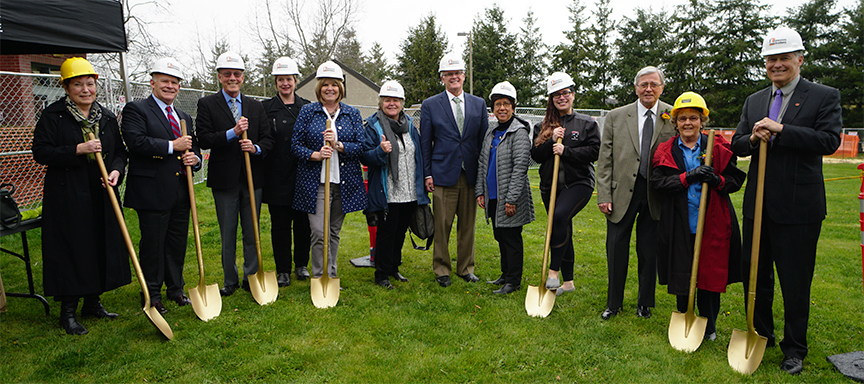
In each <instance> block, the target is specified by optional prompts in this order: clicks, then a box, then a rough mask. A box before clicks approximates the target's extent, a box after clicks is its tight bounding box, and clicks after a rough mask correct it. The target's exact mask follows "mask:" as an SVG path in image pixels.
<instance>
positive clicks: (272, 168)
mask: <svg viewBox="0 0 864 384" xmlns="http://www.w3.org/2000/svg"><path fill="white" fill-rule="evenodd" d="M270 74H271V75H272V76H273V83H274V84H275V85H276V93H277V94H276V96H273V98H271V99H268V100H265V101H264V102H263V104H264V110H265V111H267V117H268V120H269V122H270V123H271V127H272V128H273V139H274V140H273V151H272V152H270V153H269V154H268V155H267V157H266V158H265V159H264V166H265V167H266V168H265V172H264V175H265V177H266V184H265V185H264V188H263V191H262V196H263V200H264V203H267V208H268V209H269V210H270V223H271V226H270V239H271V241H272V243H273V259H274V261H276V281H277V283H278V284H279V286H280V287H285V286H288V285H290V284H291V255H292V253H291V242H292V241H291V240H292V236H291V234H292V232H293V234H294V236H293V240H294V241H293V242H294V253H293V255H294V267H295V268H294V274H295V276H296V277H297V279H298V280H306V279H308V278H309V270H308V269H307V265H309V250H310V247H311V243H310V241H311V240H310V237H309V236H310V235H311V233H312V232H311V229H310V228H309V216H308V214H307V213H306V212H302V211H298V210H296V209H294V208H291V203H292V202H293V201H294V185H295V184H296V179H297V158H296V157H294V155H292V154H291V144H292V141H291V136H292V135H293V134H294V122H295V121H296V120H297V116H299V115H300V108H302V107H303V106H304V105H306V104H309V100H306V99H304V98H302V97H300V96H298V95H297V93H296V92H295V90H296V89H295V87H296V85H297V80H298V78H297V77H298V76H300V70H299V69H298V68H297V63H296V62H295V61H294V60H293V59H291V58H290V57H280V58H279V59H277V60H276V61H275V62H274V63H273V71H272V72H271V73H270Z"/></svg>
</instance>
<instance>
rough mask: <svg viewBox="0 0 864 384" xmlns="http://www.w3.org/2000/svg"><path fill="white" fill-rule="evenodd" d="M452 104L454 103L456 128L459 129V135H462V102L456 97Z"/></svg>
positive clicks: (463, 118) (463, 116)
mask: <svg viewBox="0 0 864 384" xmlns="http://www.w3.org/2000/svg"><path fill="white" fill-rule="evenodd" d="M453 102H454V103H456V127H457V128H459V134H460V135H461V134H462V127H463V126H464V125H465V115H464V114H463V113H462V105H461V103H462V100H460V99H459V98H458V97H454V98H453Z"/></svg>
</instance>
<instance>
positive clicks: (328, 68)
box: [321, 67, 336, 72]
mask: <svg viewBox="0 0 864 384" xmlns="http://www.w3.org/2000/svg"><path fill="white" fill-rule="evenodd" d="M321 72H336V68H333V67H324V69H322V70H321Z"/></svg>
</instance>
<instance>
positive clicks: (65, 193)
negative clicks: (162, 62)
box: [32, 57, 131, 335]
mask: <svg viewBox="0 0 864 384" xmlns="http://www.w3.org/2000/svg"><path fill="white" fill-rule="evenodd" d="M98 77H99V75H97V74H96V72H95V71H94V70H93V66H92V65H90V63H89V62H88V61H87V60H85V59H83V58H80V57H74V58H71V59H68V60H66V61H65V62H63V65H62V66H61V67H60V80H61V82H62V83H63V89H64V90H65V91H66V96H64V97H62V98H61V99H60V100H58V101H56V102H54V103H53V104H51V105H49V106H48V107H47V108H45V110H44V111H42V116H41V117H40V118H39V122H38V123H36V129H35V130H34V131H33V148H32V149H33V159H34V160H35V161H36V162H37V163H39V164H44V165H47V166H48V168H47V171H46V173H45V181H44V189H43V197H42V260H43V262H44V264H43V271H44V272H43V285H44V289H45V295H46V296H54V300H55V301H59V302H60V303H61V307H60V326H61V327H62V328H63V329H64V330H65V331H66V333H68V334H74V335H83V334H86V333H87V329H86V328H84V326H83V325H81V323H79V322H78V319H77V318H76V316H75V312H76V310H77V308H78V302H79V300H80V298H82V297H83V298H84V306H83V307H82V308H81V315H82V316H94V317H97V318H109V319H113V318H115V317H117V314H116V313H110V312H108V311H106V310H105V308H104V307H103V306H102V304H101V303H100V301H99V295H101V294H102V293H103V292H105V291H110V290H112V289H115V288H118V287H120V286H123V285H126V284H128V283H129V282H130V281H131V274H130V271H129V256H128V252H127V251H126V246H125V244H124V241H123V236H122V234H121V232H120V227H119V225H118V223H117V218H116V217H115V216H114V211H113V208H112V206H111V202H110V200H109V198H108V194H107V190H106V189H105V187H104V186H103V180H102V175H101V172H100V170H99V165H98V163H97V162H96V156H102V159H103V160H104V161H105V167H106V168H107V171H108V180H104V184H105V185H109V186H111V187H112V188H115V190H114V191H115V194H116V193H117V189H116V187H117V186H118V185H119V184H120V182H121V181H122V177H123V172H124V170H125V168H126V147H125V146H124V144H123V139H122V138H121V137H120V129H119V128H118V125H117V117H116V116H114V114H113V113H111V111H109V110H108V109H106V108H104V107H102V106H101V105H99V103H98V102H96V79H97V78H98ZM89 133H93V134H94V136H95V137H96V139H93V140H91V139H89V137H88V134H89ZM118 196H119V195H118Z"/></svg>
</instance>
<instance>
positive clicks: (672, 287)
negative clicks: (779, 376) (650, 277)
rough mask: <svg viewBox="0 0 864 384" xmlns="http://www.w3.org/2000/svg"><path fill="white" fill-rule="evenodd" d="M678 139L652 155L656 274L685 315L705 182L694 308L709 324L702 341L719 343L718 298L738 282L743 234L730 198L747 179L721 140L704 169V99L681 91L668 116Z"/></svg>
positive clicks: (716, 139)
mask: <svg viewBox="0 0 864 384" xmlns="http://www.w3.org/2000/svg"><path fill="white" fill-rule="evenodd" d="M671 115H672V116H671V118H672V120H671V121H672V123H673V124H675V127H676V128H677V129H678V135H677V136H675V137H673V138H671V139H669V140H667V141H666V142H663V143H661V144H660V145H659V146H658V147H657V150H656V151H655V152H654V159H653V161H652V165H653V167H654V172H653V173H652V175H651V180H650V182H651V184H652V186H653V187H654V189H656V190H657V192H659V193H660V194H662V195H663V206H662V207H663V208H662V210H661V211H660V212H661V213H660V224H659V225H660V227H659V228H658V234H659V239H658V242H657V248H658V249H657V274H658V276H659V278H660V284H664V285H668V289H669V293H671V294H673V295H677V296H678V298H677V303H678V311H679V312H681V313H684V312H687V305H688V299H689V293H690V274H691V268H692V265H693V246H694V242H695V239H696V223H697V220H698V217H699V201H700V198H701V194H702V186H703V184H702V183H708V188H709V192H708V203H707V209H706V211H705V216H706V217H709V218H710V220H705V228H704V231H703V237H702V247H701V250H700V253H699V272H698V278H697V279H696V282H697V285H696V287H697V288H698V290H697V293H696V304H697V308H698V310H699V315H700V316H703V317H705V318H707V319H708V324H707V326H706V327H705V339H707V340H715V339H717V333H716V332H717V328H716V324H717V314H718V312H719V311H720V293H721V292H726V285H728V284H731V283H735V282H739V281H741V265H740V264H741V234H740V231H739V230H738V219H737V218H736V215H735V208H734V207H733V206H732V202H731V200H730V199H729V194H730V193H733V192H736V191H738V190H739V189H740V188H741V184H743V183H744V178H745V176H746V175H745V174H744V172H743V171H741V170H740V169H738V168H736V167H735V160H736V157H735V156H734V155H733V154H732V150H731V148H730V144H729V142H728V141H726V139H724V138H723V135H720V134H717V135H715V138H714V149H713V153H712V162H711V166H708V165H704V164H703V163H704V155H705V147H706V146H707V145H708V135H706V134H703V133H702V128H703V127H704V124H705V123H706V122H708V106H707V105H706V104H705V99H703V98H702V96H700V95H699V94H697V93H695V92H684V93H683V94H681V96H679V97H678V99H677V100H675V105H674V106H673V107H672V113H671Z"/></svg>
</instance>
